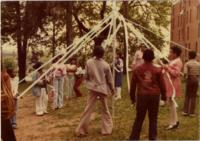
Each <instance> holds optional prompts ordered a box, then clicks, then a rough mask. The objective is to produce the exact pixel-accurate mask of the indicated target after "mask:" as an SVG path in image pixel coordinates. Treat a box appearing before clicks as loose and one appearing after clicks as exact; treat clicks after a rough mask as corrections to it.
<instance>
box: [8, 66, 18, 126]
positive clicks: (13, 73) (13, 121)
mask: <svg viewBox="0 0 200 141" xmlns="http://www.w3.org/2000/svg"><path fill="white" fill-rule="evenodd" d="M7 72H8V74H9V76H10V83H11V90H12V94H13V101H14V106H15V107H14V108H15V113H14V115H13V117H12V118H11V124H12V127H13V129H16V128H17V121H16V113H17V96H18V95H19V94H18V83H19V77H17V76H16V74H17V71H15V70H14V69H8V70H7Z"/></svg>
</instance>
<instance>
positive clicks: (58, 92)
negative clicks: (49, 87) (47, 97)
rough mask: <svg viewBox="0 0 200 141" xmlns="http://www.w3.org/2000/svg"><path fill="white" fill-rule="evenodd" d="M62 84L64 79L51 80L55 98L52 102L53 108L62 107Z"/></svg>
mask: <svg viewBox="0 0 200 141" xmlns="http://www.w3.org/2000/svg"><path fill="white" fill-rule="evenodd" d="M63 84H64V77H62V76H61V77H55V78H54V80H53V86H54V89H55V96H54V101H53V105H54V106H53V107H54V108H61V107H63Z"/></svg>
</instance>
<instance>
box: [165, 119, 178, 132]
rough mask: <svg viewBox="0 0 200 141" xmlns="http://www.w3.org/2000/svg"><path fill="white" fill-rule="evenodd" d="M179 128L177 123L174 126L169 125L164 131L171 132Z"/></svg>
mask: <svg viewBox="0 0 200 141" xmlns="http://www.w3.org/2000/svg"><path fill="white" fill-rule="evenodd" d="M178 126H179V121H177V122H176V124H175V125H169V126H168V127H167V128H166V130H172V129H176V128H178Z"/></svg>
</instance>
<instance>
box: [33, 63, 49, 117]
mask: <svg viewBox="0 0 200 141" xmlns="http://www.w3.org/2000/svg"><path fill="white" fill-rule="evenodd" d="M41 65H42V63H41V62H37V63H36V64H35V65H34V66H33V68H34V69H37V68H39V67H40V66H41ZM42 73H43V71H42V69H40V70H38V71H37V72H35V74H34V75H33V81H35V80H37V79H38V78H39V77H40V76H41V75H42ZM32 94H33V95H34V96H35V98H36V99H35V104H36V115H38V116H42V115H44V114H46V113H48V112H47V105H48V96H47V80H46V78H45V77H44V78H42V79H41V80H40V81H39V82H38V83H37V84H36V85H35V86H33V88H32Z"/></svg>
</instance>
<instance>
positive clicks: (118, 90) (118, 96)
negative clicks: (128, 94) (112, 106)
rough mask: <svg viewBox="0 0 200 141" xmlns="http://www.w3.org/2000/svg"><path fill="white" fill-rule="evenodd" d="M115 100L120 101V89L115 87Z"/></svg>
mask: <svg viewBox="0 0 200 141" xmlns="http://www.w3.org/2000/svg"><path fill="white" fill-rule="evenodd" d="M115 89H116V98H115V99H121V90H122V88H121V87H116V88H115Z"/></svg>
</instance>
